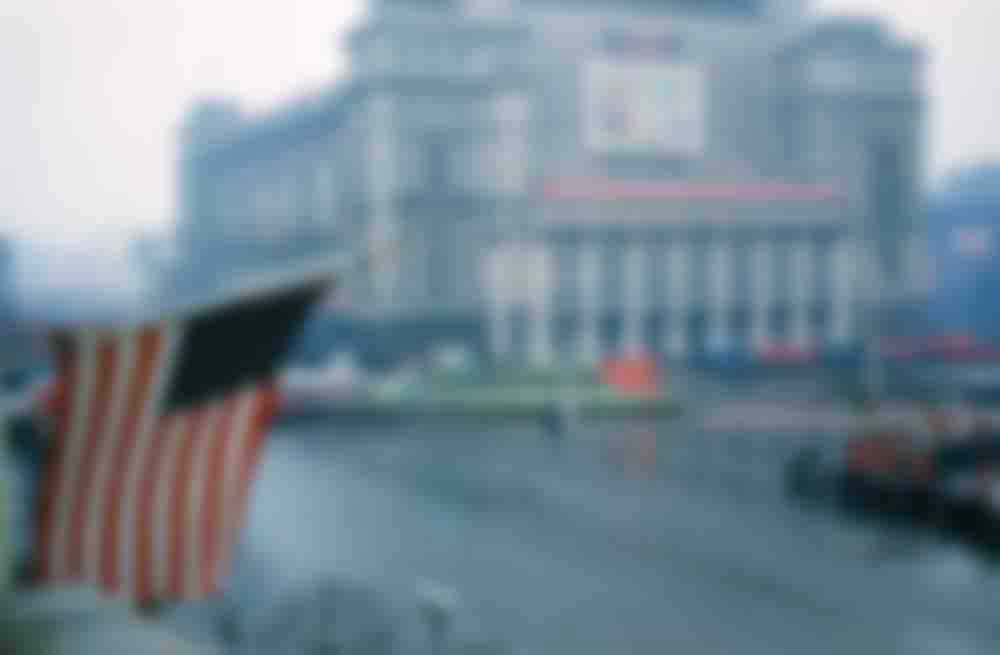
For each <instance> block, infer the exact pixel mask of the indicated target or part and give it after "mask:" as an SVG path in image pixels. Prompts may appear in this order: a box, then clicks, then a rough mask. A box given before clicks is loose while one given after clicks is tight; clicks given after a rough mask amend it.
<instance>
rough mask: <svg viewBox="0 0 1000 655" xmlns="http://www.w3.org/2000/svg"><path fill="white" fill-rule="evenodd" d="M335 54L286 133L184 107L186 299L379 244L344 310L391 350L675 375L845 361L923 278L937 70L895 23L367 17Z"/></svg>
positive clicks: (471, 0) (719, 7) (435, 8)
mask: <svg viewBox="0 0 1000 655" xmlns="http://www.w3.org/2000/svg"><path fill="white" fill-rule="evenodd" d="M347 47H348V49H349V54H350V69H349V72H348V74H347V75H346V77H345V79H343V80H341V81H338V82H336V83H333V84H331V86H330V88H329V89H328V90H327V91H325V92H323V93H321V94H319V95H317V96H315V97H313V98H309V99H305V100H302V101H299V102H294V103H291V104H289V105H288V106H286V107H284V108H283V109H281V110H280V111H278V112H277V113H275V114H274V115H270V116H245V115H243V114H242V113H241V111H240V109H239V107H238V105H237V104H235V103H233V102H231V101H208V102H205V103H203V104H202V105H201V106H199V107H198V108H197V109H196V111H194V112H193V113H192V115H191V116H190V120H189V121H188V124H187V126H186V128H185V132H184V136H183V144H182V157H181V174H180V179H181V189H180V193H181V207H182V212H183V214H182V217H181V221H180V225H179V232H178V243H179V246H180V252H181V253H183V254H184V255H185V256H184V257H182V259H181V262H182V266H181V267H180V268H179V270H178V271H177V275H175V276H174V279H173V280H172V284H173V286H174V288H175V290H182V289H183V288H184V286H185V285H187V286H188V287H189V288H191V287H203V286H205V285H211V284H218V283H222V282H224V281H225V279H226V278H227V277H228V276H230V275H233V274H235V273H237V272H239V271H242V270H246V269H249V268H257V267H261V266H268V265H272V264H273V265H278V264H280V263H281V262H285V261H287V260H288V258H290V257H294V256H297V255H303V254H306V253H308V252H310V251H314V250H316V249H330V248H337V247H340V246H342V245H344V244H346V245H347V246H349V247H350V248H355V249H356V248H362V247H365V246H366V244H368V245H370V244H378V243H383V242H384V241H385V240H387V239H391V240H394V241H395V242H396V243H398V244H399V245H400V248H399V250H398V251H397V253H396V255H395V256H393V257H387V258H383V259H381V260H376V261H375V262H374V263H373V265H372V267H371V269H370V270H368V271H364V272H361V273H359V274H358V275H356V276H354V277H353V278H352V279H351V281H350V285H349V287H350V288H349V289H348V292H349V293H348V298H349V301H350V303H351V306H352V307H353V308H354V309H355V310H357V311H358V312H363V313H365V314H366V315H368V316H371V317H374V318H376V319H378V321H379V322H380V323H381V324H383V325H394V326H396V327H397V328H399V330H401V332H400V334H405V335H408V336H410V337H412V338H414V339H416V340H434V339H439V338H446V337H449V335H450V338H464V339H470V340H472V341H474V342H475V343H477V344H482V345H484V346H486V345H487V344H489V347H490V348H491V350H492V351H493V352H494V353H495V354H497V355H498V356H508V357H531V358H533V359H536V360H539V361H549V360H551V359H553V358H554V357H558V356H565V357H579V356H584V357H594V356H598V355H600V354H602V353H606V352H609V351H614V350H618V349H621V348H627V347H636V348H645V349H651V350H655V351H657V352H671V353H673V354H675V355H676V356H679V357H685V356H693V355H704V354H712V353H715V354H731V353H744V354H748V353H749V354H752V353H755V352H758V351H759V348H758V346H766V345H767V344H782V343H785V342H788V343H789V344H791V345H794V346H797V347H798V346H801V347H809V348H822V349H824V350H828V349H834V350H844V349H850V348H851V347H853V345H856V343H857V340H858V338H859V337H860V332H859V330H860V328H861V322H860V320H859V317H860V313H859V310H860V309H861V308H863V307H864V306H865V303H866V302H869V301H871V300H872V298H870V297H867V296H866V295H865V294H864V293H862V292H864V291H867V290H869V289H871V288H872V287H873V286H874V287H876V288H883V289H888V290H896V291H898V290H899V287H898V285H897V284H896V282H899V281H905V280H906V279H907V278H909V277H910V275H909V272H908V268H907V267H908V266H913V265H915V264H914V263H913V262H915V261H917V260H918V259H919V258H918V257H917V256H916V255H917V253H918V248H917V247H916V245H915V244H918V243H919V240H918V238H917V236H916V234H917V232H915V228H916V226H917V225H918V223H919V221H918V220H917V217H918V216H919V213H920V208H919V207H918V205H917V199H918V198H919V197H920V191H921V187H922V166H923V162H924V155H923V134H924V96H923V94H924V90H923V85H924V82H923V57H922V53H921V51H920V49H919V48H917V47H915V46H914V45H913V44H910V43H908V42H905V41H903V40H901V39H899V38H898V37H896V36H895V35H894V34H893V33H892V32H891V30H890V29H889V28H888V27H887V26H885V25H884V24H882V23H880V22H877V21H874V20H868V19H846V18H836V19H834V18H826V19H823V20H818V19H817V18H816V17H815V16H814V15H813V14H812V12H811V8H810V7H809V3H808V2H807V0H658V1H654V0H616V1H613V2H612V1H611V0H478V1H476V0H467V1H466V2H459V1H458V0H451V1H448V0H371V2H369V11H368V12H367V15H366V17H365V18H364V20H363V22H362V23H361V24H360V25H359V26H358V27H357V29H355V30H354V31H353V32H352V34H351V35H350V38H349V40H348V43H347ZM879 272H884V273H885V275H884V276H883V275H880V274H879ZM877 279H879V280H881V279H884V280H885V281H887V284H886V285H873V284H872V281H873V280H877Z"/></svg>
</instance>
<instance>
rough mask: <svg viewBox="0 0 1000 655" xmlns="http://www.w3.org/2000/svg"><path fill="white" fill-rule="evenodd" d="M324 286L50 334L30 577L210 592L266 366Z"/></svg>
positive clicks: (112, 588)
mask: <svg viewBox="0 0 1000 655" xmlns="http://www.w3.org/2000/svg"><path fill="white" fill-rule="evenodd" d="M326 282H327V280H326V279H323V280H321V281H315V280H313V281H309V282H303V283H299V284H297V285H295V286H292V287H284V288H278V289H277V290H275V291H271V292H258V293H256V294H255V295H254V296H251V297H244V298H242V299H240V300H237V301H230V302H226V303H222V304H216V305H213V306H209V307H207V308H205V307H203V308H200V309H198V310H195V311H192V312H187V313H184V314H183V315H179V316H174V317H168V318H167V319H166V320H163V321H161V322H158V323H149V324H142V325H136V326H130V327H126V328H101V327H80V328H75V329H70V330H59V331H56V332H54V333H53V335H52V342H53V349H54V354H55V362H56V369H57V374H58V378H57V379H58V380H59V384H58V385H57V389H58V392H57V394H56V398H55V400H54V402H53V403H52V406H53V407H54V408H55V416H54V417H53V418H54V419H55V420H54V428H53V432H54V440H53V443H52V448H51V450H50V454H49V457H48V469H47V471H46V473H45V475H44V478H43V480H42V488H41V491H42V493H41V494H40V504H41V506H40V507H39V514H40V515H39V521H38V539H37V541H36V546H37V548H38V552H37V570H38V574H39V583H40V584H74V583H84V584H91V585H95V586H96V587H98V588H99V589H101V590H102V591H104V592H106V593H108V594H111V595H115V596H118V597H122V598H125V599H127V600H130V601H132V602H135V603H137V604H141V603H146V602H149V601H167V600H170V601H177V600H193V599H197V598H201V597H204V596H207V595H210V594H213V593H215V592H216V591H217V590H218V588H219V582H220V579H221V578H222V577H223V576H224V574H225V573H226V568H227V566H228V565H229V562H230V559H231V554H232V551H233V550H234V545H235V541H236V539H237V535H238V531H239V529H240V524H241V520H242V517H243V516H244V514H245V511H244V507H245V505H246V502H247V497H248V493H249V488H250V484H251V480H252V478H253V473H254V466H255V462H256V460H257V457H258V453H259V451H260V446H261V442H262V439H263V436H264V434H265V433H266V430H267V427H268V425H269V420H270V418H271V416H272V414H273V412H274V410H275V407H276V398H275V388H274V386H273V384H272V380H273V377H274V373H275V368H276V367H277V366H278V364H279V363H280V360H281V358H282V356H283V355H284V353H285V351H286V350H287V348H288V346H289V345H290V341H291V339H292V338H294V336H295V334H296V332H297V330H298V329H299V328H300V327H301V325H302V323H303V321H304V320H305V318H306V315H307V313H308V311H309V309H310V308H311V307H312V306H313V304H314V303H315V301H316V300H318V299H319V298H320V296H321V295H322V293H323V291H324V290H325V287H326Z"/></svg>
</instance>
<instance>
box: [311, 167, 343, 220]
mask: <svg viewBox="0 0 1000 655" xmlns="http://www.w3.org/2000/svg"><path fill="white" fill-rule="evenodd" d="M336 205H337V197H336V185H335V182H334V167H333V164H332V163H331V162H330V161H329V160H328V159H321V160H320V161H319V162H318V163H317V164H316V166H315V168H314V169H313V181H312V216H313V220H314V221H316V222H317V223H318V224H319V225H320V226H321V227H323V228H328V227H331V226H332V224H333V221H334V212H335V211H336Z"/></svg>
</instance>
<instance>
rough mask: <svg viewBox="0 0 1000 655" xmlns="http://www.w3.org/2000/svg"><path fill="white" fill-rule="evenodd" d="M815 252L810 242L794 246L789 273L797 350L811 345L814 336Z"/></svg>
mask: <svg viewBox="0 0 1000 655" xmlns="http://www.w3.org/2000/svg"><path fill="white" fill-rule="evenodd" d="M812 255H813V252H812V248H810V243H809V242H808V241H805V240H802V241H798V242H796V243H795V244H793V246H792V252H791V262H790V268H791V272H790V273H789V275H790V277H791V279H790V280H789V281H790V282H791V298H790V303H789V305H790V310H791V334H792V344H793V345H794V346H795V347H797V348H806V347H808V346H809V345H810V343H811V341H812V338H813V334H812V328H811V326H810V311H809V308H810V304H811V303H812V301H813V297H814V296H813V291H814V288H815V284H814V280H813V263H814V260H813V257H812Z"/></svg>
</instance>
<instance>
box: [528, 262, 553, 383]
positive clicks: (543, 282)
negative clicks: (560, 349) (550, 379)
mask: <svg viewBox="0 0 1000 655" xmlns="http://www.w3.org/2000/svg"><path fill="white" fill-rule="evenodd" d="M526 254H527V259H528V261H526V262H524V266H523V267H522V268H521V274H522V276H524V277H523V278H522V283H523V286H522V288H524V289H526V290H530V296H529V297H530V299H531V301H530V303H528V307H529V311H530V313H531V318H530V324H531V329H532V352H531V361H532V364H534V365H535V366H543V367H544V366H550V365H551V364H552V361H553V352H552V350H553V348H552V316H553V312H552V280H553V275H552V269H551V257H550V255H549V252H548V250H547V249H546V248H544V247H536V248H532V249H531V250H529V251H528V252H527V253H526Z"/></svg>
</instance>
